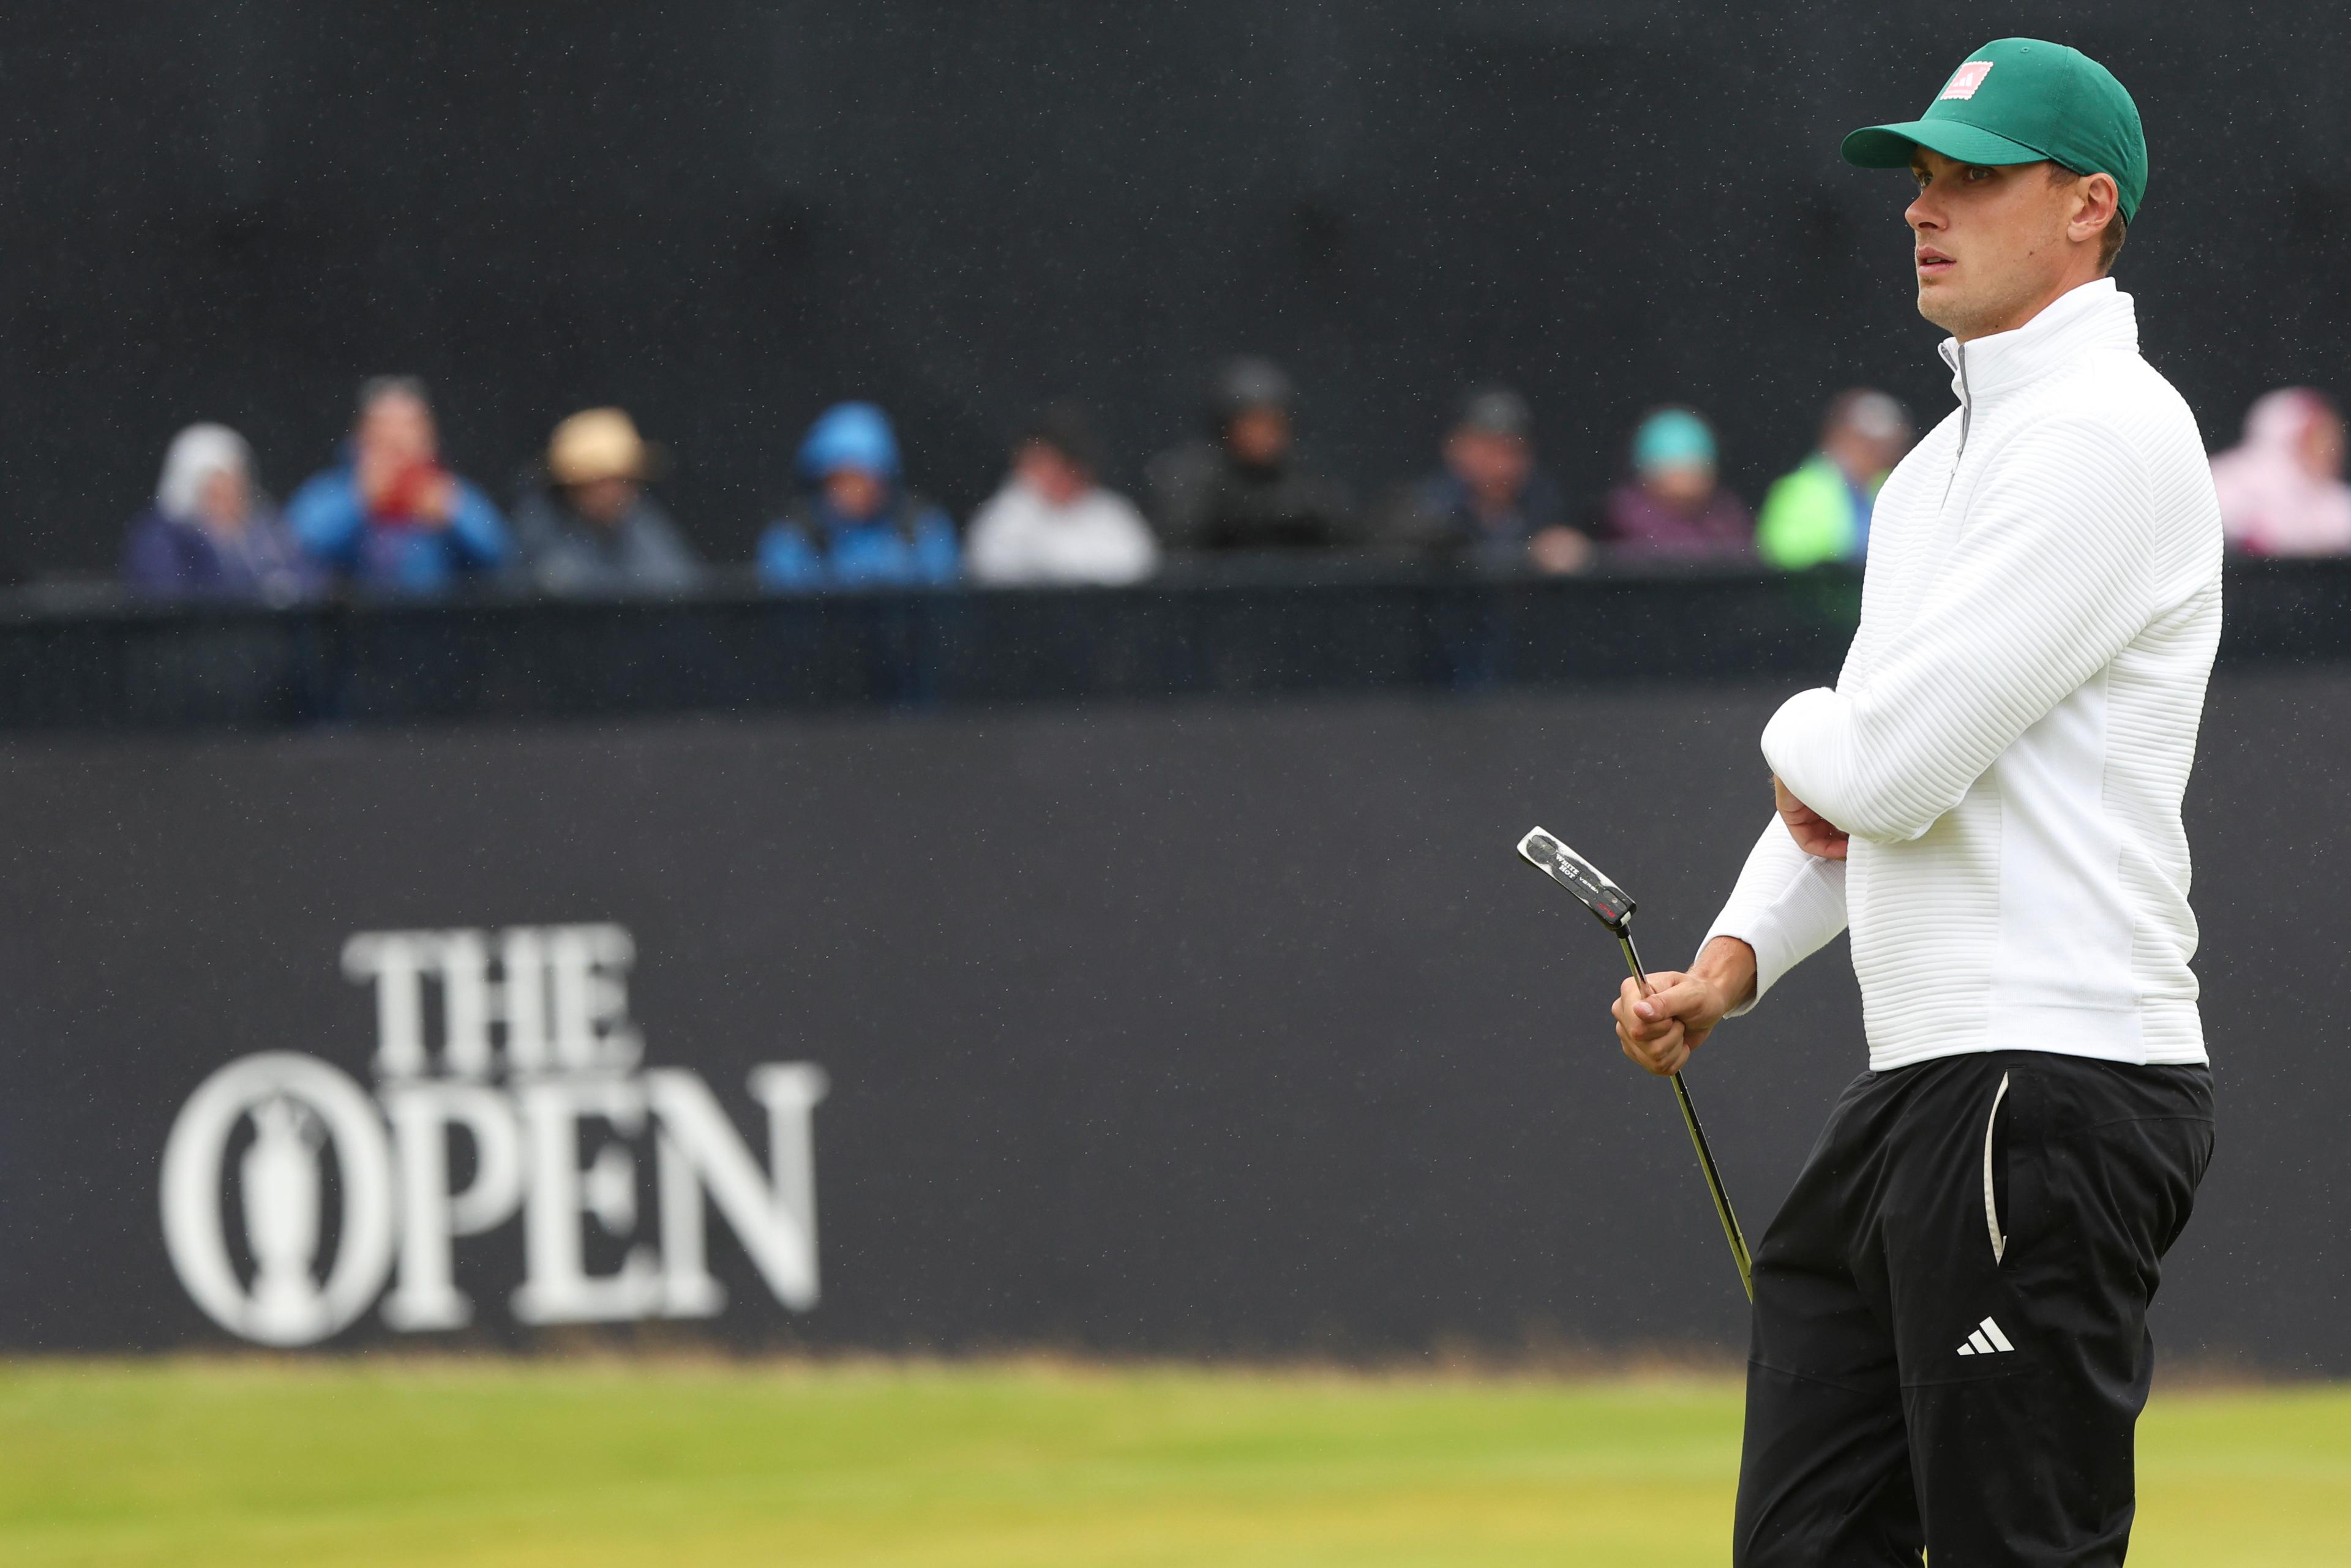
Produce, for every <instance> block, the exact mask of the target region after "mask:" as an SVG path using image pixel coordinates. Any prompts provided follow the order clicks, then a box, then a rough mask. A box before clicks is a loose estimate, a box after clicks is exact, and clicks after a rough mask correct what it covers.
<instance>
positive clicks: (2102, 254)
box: [2049, 158, 2130, 277]
mask: <svg viewBox="0 0 2351 1568" xmlns="http://www.w3.org/2000/svg"><path fill="white" fill-rule="evenodd" d="M2091 172H2092V173H2095V172H2096V171H2095V170H2093V171H2091ZM2088 177H2089V176H2088V175H2086V174H2085V173H2083V172H2081V171H2080V170H2078V169H2068V168H2067V167H2065V165H2064V164H2063V163H2060V162H2057V161H2056V160H2055V159H2054V158H2052V159H2051V160H2050V161H2049V183H2051V184H2053V185H2062V184H2064V183H2065V182H2066V181H2068V180H2084V179H2087V178H2088ZM2129 237H2130V225H2129V224H2128V223H2126V222H2125V221H2124V218H2123V209H2122V205H2121V197H2120V194H2119V190H2118V191H2117V194H2116V205H2115V215H2114V216H2113V217H2110V218H2108V219H2107V220H2106V226H2105V228H2103V229H2101V230H2099V231H2098V272H2099V274H2100V276H2102V277H2103V276H2104V275H2105V274H2106V273H2109V272H2112V271H2113V270H2114V269H2115V257H2116V256H2120V255H2121V254H2122V250H2123V241H2124V240H2126V239H2128V238H2129Z"/></svg>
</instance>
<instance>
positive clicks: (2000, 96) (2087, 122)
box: [1844, 38, 2147, 223]
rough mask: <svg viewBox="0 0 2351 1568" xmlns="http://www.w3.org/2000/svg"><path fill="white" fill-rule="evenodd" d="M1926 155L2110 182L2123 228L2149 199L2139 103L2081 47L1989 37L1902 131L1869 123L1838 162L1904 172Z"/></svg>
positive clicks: (1848, 140)
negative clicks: (2056, 167) (1915, 155)
mask: <svg viewBox="0 0 2351 1568" xmlns="http://www.w3.org/2000/svg"><path fill="white" fill-rule="evenodd" d="M1913 147H1924V148H1927V149H1928V150H1929V151H1930V152H1940V153H1941V154H1942V155H1943V156H1944V157H1946V158H1956V159H1958V160H1959V162H1962V163H1981V164H1984V165H1987V166H1992V165H1998V164H2002V163H2037V162H2041V161H2042V160H2043V159H2044V158H2045V159H2048V160H2050V161H2051V162H2056V163H2062V164H2064V166H2065V167H2066V168H2068V169H2071V170H2073V171H2074V172H2075V173H2076V174H2108V175H2112V176H2113V177H2114V182H2115V188H2116V191H2118V192H2119V193H2121V196H2122V202H2121V205H2122V210H2123V221H2124V222H2125V223H2130V222H2132V221H2134V220H2136V219H2137V216H2138V204H2139V200H2140V198H2141V197H2143V196H2145V195H2146V194H2147V134H2146V132H2145V131H2143V130H2141V129H2140V126H2139V122H2138V105H2137V104H2135V103H2133V102H2132V101H2131V95H2130V94H2129V93H2127V92H2125V91H2124V90H2123V84H2122V83H2120V82H2118V81H2116V79H2115V74H2114V72H2112V71H2110V70H2108V69H2106V68H2105V67H2104V66H2102V65H2100V64H2099V63H2098V62H2097V61H2095V60H2094V59H2092V58H2091V57H2089V56H2087V55H2085V54H2084V53H2083V52H2082V51H2081V50H2079V49H2069V48H2067V47H2065V46H2064V45H2063V44H2047V43H2043V42H2042V41H2041V40H2040V39H2038V38H1996V39H1994V40H1993V41H1992V42H1991V43H1989V44H1986V45H1985V46H1984V47H1982V48H1980V49H1978V50H1976V51H1975V52H1974V53H1972V54H1970V55H1969V56H1968V57H1967V60H1966V62H1965V63H1964V64H1962V65H1961V66H1960V67H1959V69H1958V70H1956V71H1953V72H1952V73H1951V79H1950V80H1949V81H1947V82H1945V83H1944V84H1943V90H1942V91H1940V92H1938V93H1937V94H1936V95H1935V101H1934V102H1932V103H1930V104H1928V106H1927V112H1926V113H1924V114H1922V115H1920V116H1919V117H1918V118H1917V119H1916V120H1906V121H1904V122H1903V123H1901V124H1899V125H1868V126H1864V127H1863V128H1862V129H1861V130H1859V131H1855V132H1854V133H1853V134H1852V135H1850V136H1848V137H1846V138H1845V139H1844V161H1845V162H1848V163H1855V164H1858V165H1860V166H1861V167H1862V168H1864V169H1907V168H1908V167H1909V166H1910V150H1911V149H1912V148H1913Z"/></svg>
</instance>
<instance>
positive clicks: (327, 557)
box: [286, 376, 510, 594]
mask: <svg viewBox="0 0 2351 1568" xmlns="http://www.w3.org/2000/svg"><path fill="white" fill-rule="evenodd" d="M345 454H346V455H345V460H344V463H343V465H342V466H341V467H340V468H330V469H329V470H328V471H327V472H325V473H323V474H319V475H317V476H313V477H312V478H311V479H310V481H309V482H308V483H307V484H305V485H304V486H302V487H301V488H300V489H299V490H297V491H296V492H295V493H294V499H293V500H292V501H290V502H288V503H287V507H286V516H287V521H288V522H290V523H292V524H293V526H294V537H295V538H297V539H298V540H300V541H301V545H302V548H303V549H305V550H306V551H308V553H309V555H310V557H311V559H314V560H317V561H318V562H319V564H320V565H321V566H324V567H326V568H328V569H329V570H332V571H334V572H337V573H339V574H340V575H341V576H342V577H343V578H345V579H346V580H349V581H350V582H352V583H354V584H356V585H358V586H360V587H363V588H385V589H392V590H395V591H400V592H404V593H423V594H432V593H443V592H446V591H449V590H450V589H452V588H454V587H456V586H457V585H458V584H460V583H461V582H463V581H464V580H467V579H469V578H470V579H480V578H486V577H488V576H490V575H491V574H493V573H495V572H496V570H498V569H499V568H500V567H502V566H504V565H505V564H506V560H507V553H508V550H509V548H510V547H509V546H508V543H507V525H506V519H505V518H503V517H499V516H498V509H497V507H494V506H492V505H491V504H490V501H489V497H486V496H484V495H483V494H482V493H481V492H480V491H479V490H477V489H475V487H474V486H471V485H469V484H467V483H465V480H463V479H460V478H458V477H457V476H455V475H454V474H452V473H450V472H449V471H448V470H447V469H445V468H444V467H442V466H441V457H440V437H439V434H438V432H436V431H435V429H434V423H433V405H432V403H431V402H429V401H428V400H427V399H426V397H425V393H424V383H423V382H420V381H418V380H416V379H415V378H414V377H413V376H378V377H376V378H374V379H373V380H371V381H370V382H366V383H365V384H364V385H362V386H361V387H360V400H359V417H358V420H357V421H356V423H354V424H353V425H352V428H351V436H350V441H349V442H348V443H347V444H346V446H345Z"/></svg>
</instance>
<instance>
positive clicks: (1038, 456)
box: [1013, 441, 1094, 507]
mask: <svg viewBox="0 0 2351 1568" xmlns="http://www.w3.org/2000/svg"><path fill="white" fill-rule="evenodd" d="M1013 468H1014V470H1015V472H1017V473H1018V474H1019V476H1020V478H1021V482H1022V483H1024V484H1026V485H1027V486H1029V488H1030V489H1032V490H1034V491H1036V492H1037V493H1038V494H1039V495H1040V496H1042V497H1045V501H1046V504H1047V505H1048V506H1054V507H1066V506H1069V505H1071V503H1073V502H1075V501H1076V500H1077V499H1078V498H1079V497H1082V496H1083V495H1084V494H1085V493H1086V492H1087V491H1088V490H1091V489H1092V488H1093V483H1094V482H1093V476H1092V475H1091V474H1088V473H1087V472H1086V471H1085V469H1084V468H1082V467H1081V466H1080V465H1077V464H1076V463H1073V462H1071V460H1070V458H1069V457H1068V455H1065V454H1064V453H1063V452H1062V451H1061V449H1060V448H1059V447H1057V446H1054V445H1053V444H1050V443H1049V442H1043V441H1031V442H1028V443H1026V444H1023V445H1022V446H1021V448H1020V452H1019V456H1017V457H1016V458H1015V459H1014V460H1013Z"/></svg>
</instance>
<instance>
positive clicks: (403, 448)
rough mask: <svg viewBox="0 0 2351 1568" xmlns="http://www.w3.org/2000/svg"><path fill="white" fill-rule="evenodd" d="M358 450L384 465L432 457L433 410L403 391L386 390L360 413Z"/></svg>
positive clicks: (397, 464) (434, 442) (436, 443)
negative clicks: (364, 411)
mask: <svg viewBox="0 0 2351 1568" xmlns="http://www.w3.org/2000/svg"><path fill="white" fill-rule="evenodd" d="M359 445H360V454H361V455H363V456H366V457H369V458H371V459H372V460H374V461H375V462H377V463H379V464H381V465H384V466H386V467H406V466H408V465H412V464H418V463H430V462H432V461H433V460H434V455H435V451H436V449H437V446H438V441H437V439H436V438H435V436H434V430H433V411H432V410H430V409H428V408H426V407H425V406H424V404H423V402H420V401H418V400H417V399H415V398H413V397H411V396H409V395H408V394H407V393H406V392H387V393H385V394H384V395H383V396H381V397H380V398H377V399H376V400H375V401H374V402H371V403H370V404H368V407H367V412H366V413H364V414H362V415H361V416H360V428H359Z"/></svg>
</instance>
